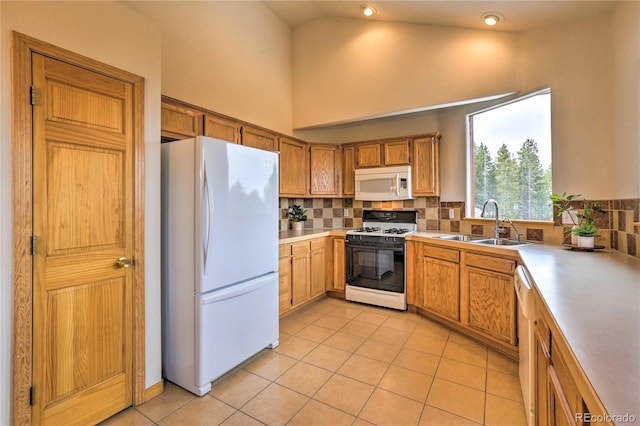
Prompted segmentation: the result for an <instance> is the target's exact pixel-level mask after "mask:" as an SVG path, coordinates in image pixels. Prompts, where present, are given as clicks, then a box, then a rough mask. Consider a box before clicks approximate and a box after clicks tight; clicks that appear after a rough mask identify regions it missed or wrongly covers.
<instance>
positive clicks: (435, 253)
mask: <svg viewBox="0 0 640 426" xmlns="http://www.w3.org/2000/svg"><path fill="white" fill-rule="evenodd" d="M422 252H423V253H424V255H425V256H428V257H434V258H436V259H442V260H448V261H449V262H459V261H460V252H459V251H458V250H452V249H447V248H442V247H434V246H428V245H424V246H423V248H422Z"/></svg>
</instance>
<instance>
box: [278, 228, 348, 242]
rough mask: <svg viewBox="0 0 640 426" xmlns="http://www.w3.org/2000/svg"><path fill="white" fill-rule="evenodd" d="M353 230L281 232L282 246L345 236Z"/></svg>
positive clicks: (325, 229) (323, 229)
mask: <svg viewBox="0 0 640 426" xmlns="http://www.w3.org/2000/svg"><path fill="white" fill-rule="evenodd" d="M350 229H352V228H321V229H303V230H302V231H291V230H286V231H280V235H279V238H280V244H290V243H296V242H298V241H304V240H310V239H312V238H320V237H329V236H331V237H333V236H336V237H338V236H344V235H346V232H347V231H348V230H350Z"/></svg>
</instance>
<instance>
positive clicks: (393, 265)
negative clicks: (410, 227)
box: [346, 241, 405, 293]
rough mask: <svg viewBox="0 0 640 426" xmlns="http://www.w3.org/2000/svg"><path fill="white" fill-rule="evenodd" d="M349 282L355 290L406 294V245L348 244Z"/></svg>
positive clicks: (347, 270) (397, 243) (347, 277)
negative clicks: (357, 288) (362, 288)
mask: <svg viewBox="0 0 640 426" xmlns="http://www.w3.org/2000/svg"><path fill="white" fill-rule="evenodd" d="M346 275H347V276H346V281H347V284H348V285H351V286H354V287H365V288H370V289H373V290H382V291H389V292H393V293H404V292H405V283H404V243H403V242H396V243H386V242H379V243H378V242H355V241H347V243H346Z"/></svg>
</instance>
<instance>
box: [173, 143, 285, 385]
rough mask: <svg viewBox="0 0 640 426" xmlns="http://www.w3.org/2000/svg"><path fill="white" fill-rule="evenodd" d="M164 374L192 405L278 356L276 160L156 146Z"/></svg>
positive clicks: (218, 147)
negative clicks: (236, 371) (271, 353)
mask: <svg viewBox="0 0 640 426" xmlns="http://www.w3.org/2000/svg"><path fill="white" fill-rule="evenodd" d="M162 304H163V306H162V322H163V324H162V325H163V327H162V328H163V370H164V371H163V374H164V377H166V378H167V380H169V381H171V382H173V383H175V384H177V385H179V386H181V387H183V388H185V389H187V390H189V391H190V392H192V393H194V394H196V395H204V394H206V393H207V392H209V390H210V389H211V381H212V380H215V379H216V378H218V377H220V376H222V375H223V374H224V373H226V372H227V371H229V370H231V369H232V368H234V367H235V366H237V365H238V364H240V363H241V362H243V361H244V360H246V359H247V358H250V357H251V356H253V355H254V354H256V353H257V352H259V351H261V350H262V349H264V348H265V347H270V348H273V347H276V346H278V154H277V153H274V152H268V151H263V150H259V149H254V148H249V147H246V146H242V145H237V144H234V143H229V142H225V141H221V140H217V139H212V138H207V137H197V138H193V139H186V140H181V141H175V142H168V143H163V144H162Z"/></svg>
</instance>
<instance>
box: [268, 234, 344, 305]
mask: <svg viewBox="0 0 640 426" xmlns="http://www.w3.org/2000/svg"><path fill="white" fill-rule="evenodd" d="M329 241H330V239H329V237H321V238H314V239H311V240H305V241H300V242H296V243H291V244H280V258H279V269H280V298H279V300H280V315H281V316H282V315H284V314H286V313H287V312H289V311H290V310H291V309H295V308H298V307H300V306H303V305H305V304H306V303H308V302H310V301H312V300H314V299H315V298H317V297H319V296H322V295H324V294H325V293H326V291H327V288H328V286H329V284H330V279H331V278H332V276H331V275H330V270H331V269H330V268H331V267H332V266H333V261H332V258H333V256H332V255H331V253H330V252H329V250H328V249H327V247H328V244H329Z"/></svg>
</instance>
